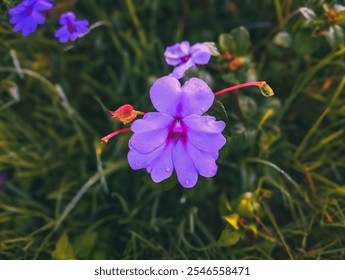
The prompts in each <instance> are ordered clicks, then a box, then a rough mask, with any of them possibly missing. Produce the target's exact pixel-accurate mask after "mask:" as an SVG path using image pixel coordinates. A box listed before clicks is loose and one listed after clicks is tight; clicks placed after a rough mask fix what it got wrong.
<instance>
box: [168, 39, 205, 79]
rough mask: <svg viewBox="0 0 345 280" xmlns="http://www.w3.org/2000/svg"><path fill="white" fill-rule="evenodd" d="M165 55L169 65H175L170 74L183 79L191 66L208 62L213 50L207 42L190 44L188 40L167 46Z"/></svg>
mask: <svg viewBox="0 0 345 280" xmlns="http://www.w3.org/2000/svg"><path fill="white" fill-rule="evenodd" d="M164 56H165V60H166V62H167V63H168V64H169V65H172V66H175V69H174V70H173V72H172V73H171V74H170V75H169V76H172V77H175V78H176V79H181V78H182V77H183V75H184V73H185V72H186V71H187V70H188V69H189V68H191V67H196V65H197V64H207V63H208V62H209V60H210V58H211V51H210V49H209V48H208V46H207V45H206V44H203V43H196V44H194V45H193V46H190V44H189V42H188V41H183V42H181V43H177V44H175V45H173V46H170V47H167V48H166V50H165V52H164Z"/></svg>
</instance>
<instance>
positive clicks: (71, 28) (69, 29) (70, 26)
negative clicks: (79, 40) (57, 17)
mask: <svg viewBox="0 0 345 280" xmlns="http://www.w3.org/2000/svg"><path fill="white" fill-rule="evenodd" d="M67 28H68V31H69V32H70V33H74V32H76V31H77V30H76V28H75V26H74V24H73V23H71V22H69V23H67Z"/></svg>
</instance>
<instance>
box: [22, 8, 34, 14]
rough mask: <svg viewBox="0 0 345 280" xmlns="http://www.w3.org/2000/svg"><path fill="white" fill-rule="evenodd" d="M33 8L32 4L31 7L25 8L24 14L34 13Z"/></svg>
mask: <svg viewBox="0 0 345 280" xmlns="http://www.w3.org/2000/svg"><path fill="white" fill-rule="evenodd" d="M32 8H33V7H32V6H31V7H29V8H27V9H26V10H25V12H24V14H25V15H26V16H29V15H31V14H32Z"/></svg>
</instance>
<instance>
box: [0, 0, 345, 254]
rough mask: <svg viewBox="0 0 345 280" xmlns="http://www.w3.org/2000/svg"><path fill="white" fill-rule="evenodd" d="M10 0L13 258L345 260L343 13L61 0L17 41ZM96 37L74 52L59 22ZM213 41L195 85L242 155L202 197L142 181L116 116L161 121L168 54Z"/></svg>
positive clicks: (5, 139) (3, 157) (0, 78)
mask: <svg viewBox="0 0 345 280" xmlns="http://www.w3.org/2000/svg"><path fill="white" fill-rule="evenodd" d="M17 3H19V1H8V0H1V1H0V8H1V10H0V174H5V175H6V176H7V179H6V180H4V179H2V182H0V259H344V258H345V234H344V232H345V177H344V176H345V175H344V174H345V145H344V127H345V126H344V124H345V118H344V116H345V91H344V86H345V75H344V73H345V71H344V69H345V61H344V54H345V46H344V22H345V12H344V9H345V8H344V7H343V6H341V5H344V2H343V1H321V0H314V1H297V0H263V1H250V0H233V1H231V0H198V1H197V0H178V1H164V0H140V1H139V0H117V1H105V0H99V1H96V0H83V1H57V0H56V1H55V4H54V9H53V10H52V11H50V12H48V13H47V20H46V23H45V24H44V25H43V26H41V27H39V28H38V30H37V31H36V32H35V33H34V34H32V35H30V36H28V37H23V36H22V35H21V34H20V33H13V32H12V26H11V25H10V24H9V23H8V21H9V15H8V14H7V10H8V9H9V8H11V7H13V6H14V5H16V4H17ZM68 10H73V11H74V12H75V13H76V15H77V17H78V18H80V19H81V18H86V19H88V20H89V21H90V23H91V24H92V27H93V28H92V30H91V31H90V33H88V34H87V35H86V36H85V37H83V38H80V39H78V40H77V41H76V42H74V43H71V44H67V45H62V44H60V43H59V42H58V41H57V40H56V39H55V38H54V37H53V34H54V30H55V29H56V28H57V27H58V17H59V14H61V13H63V12H65V11H68ZM182 40H188V41H190V42H191V43H196V42H204V41H207V42H215V43H216V46H217V48H218V50H219V53H220V54H219V55H218V56H217V57H213V58H212V60H211V62H210V63H209V65H207V66H206V67H201V68H200V69H199V70H198V71H193V70H192V71H189V72H188V74H187V75H189V76H193V75H194V76H195V75H197V76H198V77H201V78H203V79H204V80H206V81H207V82H208V83H209V85H210V87H211V88H212V89H213V91H217V90H220V89H222V88H225V87H228V86H231V85H235V84H238V83H243V82H246V81H251V80H266V81H267V82H268V83H269V84H270V86H271V87H272V88H273V89H274V91H275V96H274V97H270V98H264V97H263V96H262V95H260V92H259V90H258V89H257V88H247V89H242V90H239V91H238V92H237V93H235V94H225V95H224V96H223V95H222V96H220V98H218V100H219V101H220V102H216V103H215V104H214V107H213V109H212V112H210V113H212V114H213V115H216V116H217V117H218V119H223V120H226V122H227V124H228V126H227V130H226V132H225V133H226V134H227V138H228V144H227V145H226V146H225V147H224V148H223V149H222V151H221V156H220V158H219V160H218V166H219V169H218V173H217V175H216V176H215V177H214V178H212V179H205V178H201V177H199V181H198V184H197V185H196V186H195V187H194V188H193V189H184V188H182V187H181V186H180V185H178V184H176V180H175V179H174V178H172V179H170V180H168V181H167V182H163V183H161V184H155V183H153V182H152V181H151V179H150V177H149V176H148V175H147V174H146V172H145V171H142V170H140V171H133V170H131V169H130V167H129V165H128V163H127V161H126V154H127V152H128V146H127V144H128V139H129V137H130V134H123V135H120V136H118V137H116V138H114V139H112V140H111V141H109V143H108V144H107V145H106V146H105V147H104V149H103V151H102V153H101V154H100V153H99V151H100V138H101V137H102V136H104V135H106V134H108V133H110V132H112V131H114V130H117V129H120V128H123V127H124V125H123V124H122V123H120V122H118V121H116V120H112V119H111V118H110V116H109V114H108V112H107V110H108V109H111V110H115V109H116V108H118V107H119V106H121V105H123V104H125V103H129V104H132V105H133V106H134V107H135V109H137V110H142V111H146V112H148V111H152V110H153V108H152V105H151V103H150V99H149V94H148V92H149V88H150V86H151V84H152V83H153V82H154V81H155V79H157V78H158V77H161V76H164V75H167V74H168V73H170V71H171V70H172V69H171V67H170V66H168V65H166V63H165V61H164V56H163V53H164V50H165V48H166V47H167V46H169V45H172V44H175V43H177V42H180V41H182Z"/></svg>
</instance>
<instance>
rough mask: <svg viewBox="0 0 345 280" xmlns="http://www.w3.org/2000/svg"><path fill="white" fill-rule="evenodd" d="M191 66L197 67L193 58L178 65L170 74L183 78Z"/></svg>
mask: <svg viewBox="0 0 345 280" xmlns="http://www.w3.org/2000/svg"><path fill="white" fill-rule="evenodd" d="M191 67H195V64H194V62H193V60H192V59H188V60H187V62H185V63H182V64H180V65H178V66H176V67H175V68H174V70H173V71H172V73H171V74H170V75H169V76H171V77H174V78H176V79H181V78H182V77H183V75H184V73H185V72H186V71H187V70H188V69H189V68H191Z"/></svg>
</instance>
